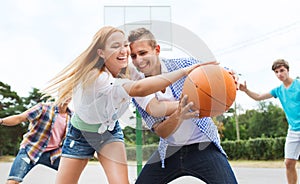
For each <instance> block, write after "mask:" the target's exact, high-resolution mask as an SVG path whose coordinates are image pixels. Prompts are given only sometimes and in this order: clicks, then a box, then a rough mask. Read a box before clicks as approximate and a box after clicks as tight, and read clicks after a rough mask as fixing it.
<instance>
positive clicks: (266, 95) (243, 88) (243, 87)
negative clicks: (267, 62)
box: [239, 81, 273, 101]
mask: <svg viewBox="0 0 300 184" xmlns="http://www.w3.org/2000/svg"><path fill="white" fill-rule="evenodd" d="M239 90H241V91H244V92H245V93H246V94H247V95H248V96H249V97H250V98H252V99H254V100H256V101H260V100H265V99H269V98H272V97H273V96H272V95H271V94H270V93H263V94H258V93H255V92H253V91H250V90H249V89H248V88H247V84H246V81H245V82H244V84H239Z"/></svg>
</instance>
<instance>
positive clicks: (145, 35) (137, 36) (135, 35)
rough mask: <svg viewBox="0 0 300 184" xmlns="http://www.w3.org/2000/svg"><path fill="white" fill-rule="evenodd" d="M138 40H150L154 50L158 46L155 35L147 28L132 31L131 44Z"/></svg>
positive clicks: (129, 38)
mask: <svg viewBox="0 0 300 184" xmlns="http://www.w3.org/2000/svg"><path fill="white" fill-rule="evenodd" d="M138 40H149V45H150V46H151V47H152V48H155V47H156V46H157V42H156V39H155V37H154V35H153V34H152V33H151V32H150V31H149V30H148V29H146V28H143V27H142V28H137V29H134V30H132V31H130V33H129V36H128V41H129V42H135V41H138Z"/></svg>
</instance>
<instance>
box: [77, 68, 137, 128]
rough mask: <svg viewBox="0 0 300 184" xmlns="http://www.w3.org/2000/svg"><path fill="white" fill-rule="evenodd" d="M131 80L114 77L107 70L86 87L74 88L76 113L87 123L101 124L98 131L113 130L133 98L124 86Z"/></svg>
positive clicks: (80, 85)
mask: <svg viewBox="0 0 300 184" xmlns="http://www.w3.org/2000/svg"><path fill="white" fill-rule="evenodd" d="M129 81H130V80H129V79H120V78H114V77H113V76H112V75H111V73H110V72H109V71H107V70H105V71H103V72H102V73H101V74H100V75H99V76H98V78H97V79H96V80H95V82H94V83H93V84H91V85H89V86H87V87H86V88H85V89H83V87H82V84H79V85H78V86H77V87H76V88H75V89H74V90H73V97H72V98H73V103H74V109H75V113H76V114H77V115H78V116H79V117H80V119H81V120H83V121H84V122H85V123H87V124H101V126H100V128H99V129H98V133H103V132H105V131H106V130H107V129H108V130H113V129H114V126H115V123H116V121H117V120H118V118H120V117H121V116H122V115H123V113H124V112H125V111H126V110H127V109H128V106H129V103H130V100H131V97H130V96H129V95H128V94H127V92H126V91H125V89H124V88H123V86H122V85H123V84H124V83H126V82H129Z"/></svg>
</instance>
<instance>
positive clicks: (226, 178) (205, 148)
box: [136, 143, 237, 184]
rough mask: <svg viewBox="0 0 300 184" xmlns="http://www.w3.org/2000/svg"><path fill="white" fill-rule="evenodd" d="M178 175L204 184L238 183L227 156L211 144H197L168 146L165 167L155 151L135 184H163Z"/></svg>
mask: <svg viewBox="0 0 300 184" xmlns="http://www.w3.org/2000/svg"><path fill="white" fill-rule="evenodd" d="M181 176H193V177H196V178H199V179H200V180H202V181H204V182H206V183H207V184H236V183H237V180H236V178H235V175H234V173H233V171H232V169H231V166H230V165H229V162H228V160H227V158H226V156H225V155H223V154H222V153H221V152H220V151H219V150H218V149H217V147H216V146H215V145H214V144H213V143H197V144H192V145H186V146H182V147H177V146H168V149H167V157H166V159H165V168H162V167H161V162H160V158H159V154H158V151H156V152H154V153H153V155H152V156H151V157H150V159H149V160H148V162H147V164H146V165H145V166H144V167H143V169H142V172H141V173H140V175H139V177H138V178H137V181H136V184H147V183H149V184H153V183H155V184H165V183H168V182H171V181H172V180H175V179H176V178H179V177H181Z"/></svg>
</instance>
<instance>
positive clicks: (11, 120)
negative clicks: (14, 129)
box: [0, 111, 27, 126]
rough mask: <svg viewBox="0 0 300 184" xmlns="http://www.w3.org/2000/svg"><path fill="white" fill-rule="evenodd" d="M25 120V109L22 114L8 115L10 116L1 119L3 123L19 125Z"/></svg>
mask: <svg viewBox="0 0 300 184" xmlns="http://www.w3.org/2000/svg"><path fill="white" fill-rule="evenodd" d="M25 121H27V111H25V112H23V113H21V114H18V115H12V116H8V117H6V118H3V119H1V120H0V122H2V125H5V126H14V125H18V124H20V123H22V122H25Z"/></svg>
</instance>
